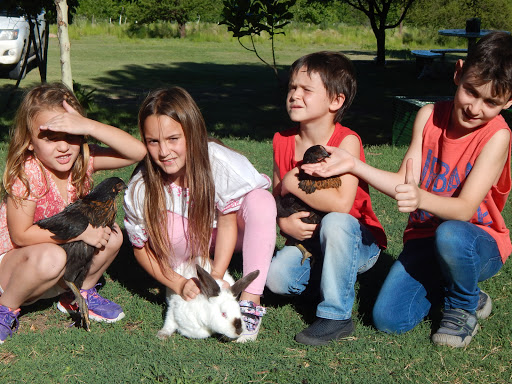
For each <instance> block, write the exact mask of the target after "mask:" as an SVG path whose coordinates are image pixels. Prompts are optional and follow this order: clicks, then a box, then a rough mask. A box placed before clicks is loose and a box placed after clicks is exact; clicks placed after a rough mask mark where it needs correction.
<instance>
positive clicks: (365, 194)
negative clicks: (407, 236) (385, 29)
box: [273, 123, 387, 249]
mask: <svg viewBox="0 0 512 384" xmlns="http://www.w3.org/2000/svg"><path fill="white" fill-rule="evenodd" d="M297 134H298V127H295V128H291V129H287V130H285V131H282V132H277V133H276V134H275V135H274V140H273V148H274V161H275V162H276V164H277V167H278V168H279V177H280V178H281V179H282V178H283V177H284V175H285V174H286V173H287V172H289V171H290V170H292V169H293V168H295V167H296V166H297V164H298V163H299V162H297V161H295V135H297ZM348 135H354V136H356V137H357V138H358V139H359V145H360V151H359V152H360V154H361V155H360V159H361V161H365V157H364V151H363V144H362V142H361V138H360V137H359V135H358V134H357V133H355V132H354V131H352V130H351V129H349V128H347V127H344V126H342V125H341V124H339V123H336V127H335V129H334V132H333V134H332V136H331V138H330V139H329V141H328V142H327V145H328V146H332V147H339V145H340V144H341V142H342V141H343V139H344V138H345V137H347V136H348ZM349 214H350V215H352V216H354V217H355V218H356V219H357V220H359V222H360V223H361V224H364V225H365V227H366V228H368V230H370V231H371V233H372V234H373V236H374V237H375V240H376V241H377V244H379V246H380V247H381V248H383V249H385V248H386V245H387V239H386V234H385V233H384V229H383V228H382V225H381V224H380V222H379V219H377V216H376V215H375V213H374V212H373V209H372V201H371V199H370V194H369V189H368V184H367V183H365V182H364V181H362V180H359V185H358V187H357V192H356V198H355V200H354V205H353V206H352V209H351V210H350V212H349Z"/></svg>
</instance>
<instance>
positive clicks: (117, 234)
mask: <svg viewBox="0 0 512 384" xmlns="http://www.w3.org/2000/svg"><path fill="white" fill-rule="evenodd" d="M122 245H123V233H122V232H121V229H120V228H119V227H117V229H116V230H115V231H112V233H111V235H110V238H109V240H108V243H107V245H106V246H105V250H106V251H107V252H108V253H111V254H115V253H117V252H118V251H119V250H120V249H121V246H122Z"/></svg>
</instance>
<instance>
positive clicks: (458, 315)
mask: <svg viewBox="0 0 512 384" xmlns="http://www.w3.org/2000/svg"><path fill="white" fill-rule="evenodd" d="M478 328H479V327H478V322H477V320H476V316H475V315H472V314H471V313H469V312H468V311H465V310H464V309H460V308H451V309H445V310H444V314H443V319H442V320H441V325H440V327H439V329H438V330H437V332H436V333H434V334H433V335H432V341H433V342H434V344H437V345H448V346H450V347H454V348H462V347H465V346H466V345H468V344H469V343H470V342H471V339H472V338H473V336H474V335H475V334H476V332H477V331H478Z"/></svg>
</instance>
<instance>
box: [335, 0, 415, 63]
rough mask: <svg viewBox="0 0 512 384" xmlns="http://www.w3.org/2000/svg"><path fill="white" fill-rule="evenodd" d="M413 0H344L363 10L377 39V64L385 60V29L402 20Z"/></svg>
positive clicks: (391, 27)
mask: <svg viewBox="0 0 512 384" xmlns="http://www.w3.org/2000/svg"><path fill="white" fill-rule="evenodd" d="M414 1H415V0H344V2H345V3H347V4H348V5H350V6H352V7H354V8H355V9H357V10H358V11H361V12H363V13H364V14H365V15H366V17H367V18H368V20H369V21H370V25H371V27H372V31H373V34H374V35H375V38H376V39H377V64H378V65H384V64H385V62H386V29H393V28H396V27H398V26H399V25H400V23H401V22H402V21H403V20H404V18H405V15H406V14H407V11H408V10H409V8H410V6H411V5H412V3H413V2H414Z"/></svg>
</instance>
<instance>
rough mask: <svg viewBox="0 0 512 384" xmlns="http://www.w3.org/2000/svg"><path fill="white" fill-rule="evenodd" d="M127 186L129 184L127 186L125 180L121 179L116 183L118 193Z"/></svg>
mask: <svg viewBox="0 0 512 384" xmlns="http://www.w3.org/2000/svg"><path fill="white" fill-rule="evenodd" d="M126 188H127V186H126V184H125V183H124V181H120V182H119V183H117V184H116V185H115V191H116V192H117V193H119V192H121V191H123V190H125V189H126Z"/></svg>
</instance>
